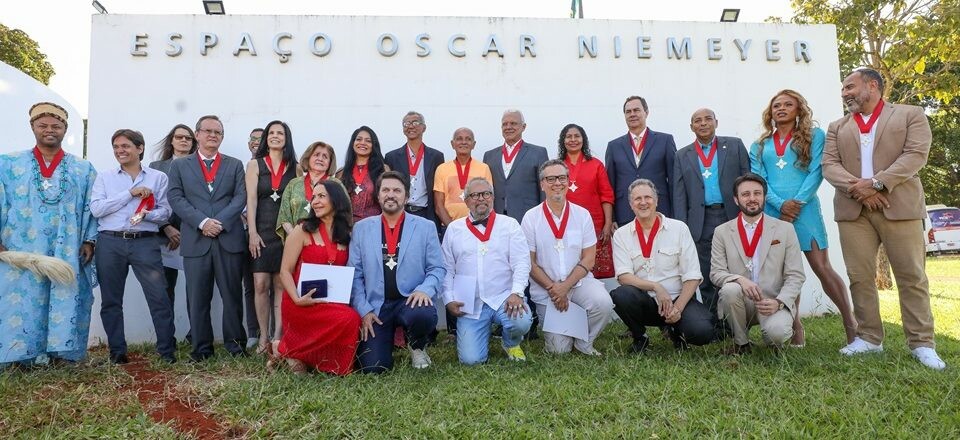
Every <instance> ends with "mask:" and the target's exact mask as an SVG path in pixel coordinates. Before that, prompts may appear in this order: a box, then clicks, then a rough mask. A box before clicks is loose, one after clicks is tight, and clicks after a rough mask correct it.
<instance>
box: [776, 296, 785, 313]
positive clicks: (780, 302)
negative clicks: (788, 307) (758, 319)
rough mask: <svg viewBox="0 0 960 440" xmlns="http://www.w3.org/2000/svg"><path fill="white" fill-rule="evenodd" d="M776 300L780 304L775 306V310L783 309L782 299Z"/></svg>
mask: <svg viewBox="0 0 960 440" xmlns="http://www.w3.org/2000/svg"><path fill="white" fill-rule="evenodd" d="M777 302H778V303H779V304H780V305H779V306H777V311H778V312H779V311H781V310H783V307H784V304H783V301H780V300H779V299H778V300H777Z"/></svg>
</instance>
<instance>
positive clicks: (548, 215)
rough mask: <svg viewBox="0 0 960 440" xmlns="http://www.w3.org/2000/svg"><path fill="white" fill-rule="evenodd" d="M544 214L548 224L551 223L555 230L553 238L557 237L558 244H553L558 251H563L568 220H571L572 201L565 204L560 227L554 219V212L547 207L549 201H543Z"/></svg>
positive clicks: (553, 230)
mask: <svg viewBox="0 0 960 440" xmlns="http://www.w3.org/2000/svg"><path fill="white" fill-rule="evenodd" d="M543 216H544V217H546V218H547V224H548V225H550V231H552V232H553V238H556V239H557V244H556V245H554V246H553V248H554V249H556V250H557V252H563V234H564V233H565V232H566V231H567V220H570V202H567V203H566V204H565V205H563V216H562V217H561V218H560V227H557V223H556V222H554V221H553V213H551V212H550V208H548V207H547V202H543Z"/></svg>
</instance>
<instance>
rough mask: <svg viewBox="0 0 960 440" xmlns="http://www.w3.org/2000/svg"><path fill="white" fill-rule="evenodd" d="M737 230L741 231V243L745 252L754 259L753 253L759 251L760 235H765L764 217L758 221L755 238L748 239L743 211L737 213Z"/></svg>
mask: <svg viewBox="0 0 960 440" xmlns="http://www.w3.org/2000/svg"><path fill="white" fill-rule="evenodd" d="M737 231H738V232H740V245H741V246H743V254H744V255H746V256H747V258H750V259H751V261H752V259H753V254H755V253H756V252H757V245H759V244H760V236H761V235H763V217H762V216H761V217H760V220H759V221H757V229H756V230H755V231H754V232H753V240H749V241H748V240H747V228H744V227H743V213H740V214H737Z"/></svg>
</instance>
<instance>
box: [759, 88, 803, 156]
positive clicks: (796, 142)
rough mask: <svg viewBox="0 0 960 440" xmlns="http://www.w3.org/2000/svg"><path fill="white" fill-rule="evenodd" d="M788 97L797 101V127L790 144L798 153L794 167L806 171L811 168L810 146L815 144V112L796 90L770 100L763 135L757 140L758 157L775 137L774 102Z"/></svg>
mask: <svg viewBox="0 0 960 440" xmlns="http://www.w3.org/2000/svg"><path fill="white" fill-rule="evenodd" d="M783 95H786V96H789V97H791V98H793V99H795V100H797V121H796V125H795V126H794V128H793V137H792V139H793V142H791V143H790V148H791V149H792V150H793V151H794V152H795V153H797V161H796V162H795V163H794V166H796V167H797V168H800V169H802V170H806V169H807V168H808V167H809V166H810V156H811V152H810V144H811V143H812V142H813V127H814V122H813V112H812V111H811V110H810V105H809V104H807V100H806V99H805V98H804V97H803V95H801V94H800V93H798V92H797V91H795V90H790V89H783V90H781V91H779V92H777V93H776V94H775V95H773V98H770V102H769V103H767V107H766V108H765V109H763V116H762V119H763V120H762V123H761V125H762V126H763V134H761V135H760V139H757V146H758V149H757V155H758V156H759V155H762V154H763V143H764V141H766V140H767V139H770V138H771V137H773V133H774V131H776V128H777V127H776V124H775V123H774V121H773V111H772V110H771V109H772V107H773V101H775V100H776V99H777V98H779V97H781V96H783Z"/></svg>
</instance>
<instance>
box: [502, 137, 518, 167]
mask: <svg viewBox="0 0 960 440" xmlns="http://www.w3.org/2000/svg"><path fill="white" fill-rule="evenodd" d="M521 148H523V139H520V142H517V147H516V148H514V149H513V153H510V154H507V144H503V150H502V151H501V152H502V153H503V161H504V162H506V163H508V164H509V163H510V162H513V158H515V157H517V153H519V152H520V149H521Z"/></svg>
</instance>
